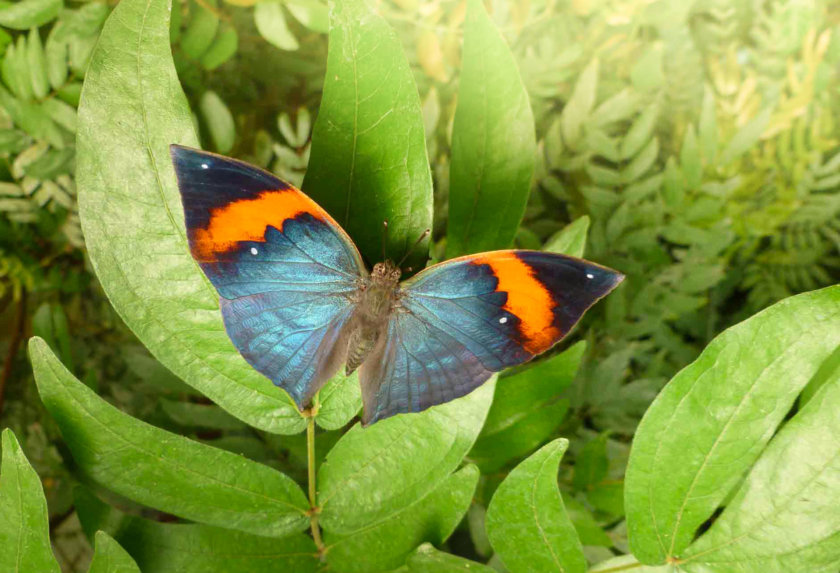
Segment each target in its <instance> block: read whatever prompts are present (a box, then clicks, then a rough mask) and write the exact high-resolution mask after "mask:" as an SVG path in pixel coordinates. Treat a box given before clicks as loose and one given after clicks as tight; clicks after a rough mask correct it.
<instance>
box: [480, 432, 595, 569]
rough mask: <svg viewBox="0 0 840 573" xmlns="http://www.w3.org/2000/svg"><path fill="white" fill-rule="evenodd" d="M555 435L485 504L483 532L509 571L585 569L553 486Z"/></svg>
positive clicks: (561, 446)
mask: <svg viewBox="0 0 840 573" xmlns="http://www.w3.org/2000/svg"><path fill="white" fill-rule="evenodd" d="M568 445H569V442H568V440H565V439H563V438H558V439H557V440H554V441H553V442H549V443H548V444H547V445H545V446H543V447H542V448H540V450H539V451H537V452H536V453H535V454H534V455H532V456H531V457H529V458H528V459H527V460H525V461H524V462H522V463H521V464H519V465H518V466H516V468H515V469H514V470H513V471H512V472H510V474H508V476H507V477H506V478H505V481H503V482H502V484H501V485H500V486H499V489H497V490H496V493H495V494H494V495H493V499H492V500H491V501H490V506H489V507H488V508H487V521H486V527H487V535H488V536H489V537H490V543H492V544H493V549H495V550H496V553H497V554H498V555H499V557H501V559H502V561H503V562H504V564H505V567H507V569H508V570H510V571H511V573H520V572H523V573H525V572H529V571H540V572H546V573H548V572H549V571H558V572H560V573H576V572H581V573H582V572H584V571H586V559H585V558H584V556H583V549H582V548H581V545H580V539H579V538H578V536H577V532H576V531H575V528H574V525H572V522H571V521H570V520H569V516H568V515H567V514H566V510H565V508H564V507H563V499H562V498H561V497H560V491H559V489H558V488H557V471H558V469H559V466H560V458H562V457H563V453H564V452H565V451H566V448H567V447H568Z"/></svg>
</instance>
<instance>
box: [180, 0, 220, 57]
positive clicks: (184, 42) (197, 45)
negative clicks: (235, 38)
mask: <svg viewBox="0 0 840 573" xmlns="http://www.w3.org/2000/svg"><path fill="white" fill-rule="evenodd" d="M208 4H209V5H210V6H216V1H215V0H208ZM190 16H191V17H190V23H189V24H187V28H186V30H184V33H183V35H182V36H181V49H182V50H183V51H184V53H185V54H186V55H187V56H189V57H190V58H192V59H194V60H197V59H199V58H200V57H201V56H203V55H204V53H205V52H206V51H207V49H208V48H210V44H212V43H213V38H215V37H216V30H218V29H219V17H218V16H217V15H216V14H215V12H212V11H210V10H208V9H207V8H205V7H204V6H203V5H202V4H199V3H198V2H191V3H190ZM168 30H169V27H168V26H167V31H168ZM167 36H168V33H167Z"/></svg>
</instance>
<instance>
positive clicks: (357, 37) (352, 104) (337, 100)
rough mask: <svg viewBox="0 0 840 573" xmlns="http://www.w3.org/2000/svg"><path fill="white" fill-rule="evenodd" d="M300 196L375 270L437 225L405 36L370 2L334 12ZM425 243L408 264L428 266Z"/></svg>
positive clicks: (347, 0) (349, 3)
mask: <svg viewBox="0 0 840 573" xmlns="http://www.w3.org/2000/svg"><path fill="white" fill-rule="evenodd" d="M303 189H304V191H306V192H307V193H308V194H309V195H310V196H311V197H312V198H313V199H315V200H316V201H318V203H320V204H321V206H323V207H324V208H325V209H326V210H327V211H329V212H330V214H332V216H333V217H335V219H336V220H337V221H338V222H339V224H340V225H341V226H342V227H344V229H346V230H347V232H348V233H350V236H351V237H353V240H354V241H355V242H356V244H357V245H358V247H359V250H360V251H361V252H362V254H363V255H364V256H365V258H366V259H367V261H368V262H369V263H375V262H377V261H379V260H380V259H381V258H382V233H383V225H382V223H383V221H385V220H386V219H387V220H388V231H387V237H388V244H387V249H386V252H387V256H388V257H390V258H391V259H393V260H396V261H398V260H400V259H401V258H402V257H403V255H404V254H405V252H406V250H407V249H409V248H410V247H411V245H412V244H413V243H414V241H416V240H417V238H418V237H420V235H421V233H422V232H423V231H424V230H425V229H427V228H429V227H431V223H432V177H431V172H430V171H429V160H428V157H427V156H426V137H425V134H424V131H423V115H422V113H421V110H420V97H419V96H418V94H417V87H416V86H415V84H414V76H413V75H412V72H411V68H410V67H409V65H408V61H407V60H406V57H405V55H404V54H403V50H402V43H401V42H400V39H399V37H398V36H397V34H396V33H395V32H394V30H393V29H391V27H390V26H389V25H388V23H387V22H386V21H385V20H384V19H383V18H382V17H381V16H379V15H378V14H377V12H376V10H374V9H373V8H372V7H371V6H370V5H369V4H368V1H367V0H342V1H341V2H335V3H333V4H332V5H331V18H330V46H329V54H328V56H327V72H326V76H325V79H324V95H323V97H322V99H321V107H320V109H319V111H318V119H317V121H316V122H315V129H314V132H313V134H312V156H311V158H310V160H309V168H308V169H307V171H306V178H305V179H304V181H303ZM427 250H428V240H426V241H424V243H423V246H422V247H418V248H416V249H415V250H414V251H413V252H412V254H411V256H409V258H408V259H407V260H406V263H405V264H406V265H408V266H411V267H413V268H414V269H415V270H418V269H420V268H422V267H423V266H424V265H425V263H426V258H427V257H426V252H427Z"/></svg>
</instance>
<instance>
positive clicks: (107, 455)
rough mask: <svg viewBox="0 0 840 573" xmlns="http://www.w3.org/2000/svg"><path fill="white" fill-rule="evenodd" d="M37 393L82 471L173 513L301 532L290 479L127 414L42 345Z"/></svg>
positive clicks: (300, 506)
mask: <svg viewBox="0 0 840 573" xmlns="http://www.w3.org/2000/svg"><path fill="white" fill-rule="evenodd" d="M29 353H30V356H31V359H32V366H33V370H34V371H35V380H36V382H37V384H38V392H39V393H40V395H41V399H42V401H43V402H44V405H45V406H46V408H47V410H48V411H49V413H50V415H51V416H52V417H53V419H54V420H55V421H56V423H57V424H58V426H59V428H60V430H61V434H62V436H63V437H64V439H65V441H66V442H67V445H68V447H69V448H70V451H71V452H72V453H73V458H74V459H75V461H76V463H77V464H78V466H79V469H80V470H81V472H82V473H83V474H84V475H85V476H86V477H87V478H88V479H90V480H92V481H93V482H95V483H98V484H100V485H102V486H103V487H107V488H108V489H110V490H112V491H114V492H116V493H118V494H120V495H122V496H124V497H127V498H128V499H131V500H134V501H136V502H138V503H142V504H144V505H147V506H149V507H154V508H156V509H159V510H161V511H166V512H169V513H172V514H174V515H178V516H181V517H185V518H187V519H192V520H195V521H200V522H203V523H208V524H212V525H219V526H224V527H228V528H231V529H239V530H242V531H249V532H253V533H257V534H259V535H268V536H275V537H280V536H283V535H287V534H289V533H292V532H295V531H299V530H301V529H304V528H305V527H306V525H307V524H308V519H307V517H306V515H305V513H306V511H307V509H308V507H309V504H308V502H307V500H306V497H305V496H304V494H303V491H302V490H301V489H300V487H299V486H298V485H297V484H296V483H294V482H293V481H292V480H291V479H290V478H288V477H286V476H285V475H283V474H281V473H279V472H277V471H275V470H273V469H271V468H269V467H268V466H264V465H262V464H258V463H256V462H252V461H250V460H248V459H246V458H243V457H241V456H237V455H235V454H231V453H229V452H226V451H222V450H217V449H215V448H211V447H208V446H205V445H203V444H199V443H197V442H194V441H192V440H188V439H187V438H184V437H182V436H178V435H175V434H170V433H169V432H165V431H163V430H160V429H158V428H155V427H153V426H149V425H148V424H146V423H144V422H141V421H140V420H137V419H135V418H132V417H131V416H128V415H127V414H124V413H122V412H120V411H119V410H117V409H116V408H114V407H113V406H111V405H109V404H108V403H107V402H105V401H104V400H102V399H101V398H99V397H98V396H97V395H96V394H95V393H94V392H93V391H91V390H90V389H89V388H88V387H87V386H85V385H84V384H82V383H81V382H79V381H78V380H77V379H76V378H75V377H74V376H73V375H72V374H70V373H69V372H68V371H67V370H66V369H65V368H64V367H63V366H62V365H61V363H60V362H58V360H57V359H56V357H55V355H53V353H52V352H51V351H50V350H49V347H47V345H46V343H45V342H44V341H43V340H41V339H39V338H33V339H32V340H31V341H30V343H29Z"/></svg>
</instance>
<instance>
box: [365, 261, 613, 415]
mask: <svg viewBox="0 0 840 573" xmlns="http://www.w3.org/2000/svg"><path fill="white" fill-rule="evenodd" d="M622 279H623V275H621V274H620V273H617V272H615V271H613V270H611V269H607V268H605V267H602V266H599V265H596V264H594V263H590V262H588V261H584V260H582V259H576V258H572V257H567V256H564V255H557V254H553V253H543V252H539V251H512V250H511V251H494V252H490V253H481V254H478V255H472V256H467V257H461V258H458V259H453V260H451V261H447V262H445V263H441V264H439V265H434V266H432V267H429V268H428V269H426V270H424V271H423V272H421V273H419V274H418V275H416V276H415V277H413V278H412V279H410V280H409V281H406V282H405V283H403V285H402V288H401V298H400V303H399V304H400V306H399V308H398V309H397V311H396V312H395V314H394V316H393V317H392V318H391V321H390V323H389V326H388V331H387V336H384V337H383V339H382V340H381V341H380V343H379V345H378V347H377V349H376V350H375V351H374V353H373V355H372V356H371V357H370V358H369V359H368V360H367V361H366V362H365V364H364V365H363V366H362V369H361V383H362V390H363V396H364V400H365V422H366V423H372V422H375V421H376V420H380V419H382V418H386V417H388V416H392V415H394V414H398V413H401V412H418V411H421V410H424V409H426V408H428V407H430V406H434V405H435V404H440V403H442V402H446V401H449V400H452V399H454V398H458V397H460V396H463V395H465V394H467V393H469V392H470V391H472V390H473V389H475V388H476V387H478V386H479V385H480V384H481V383H483V382H484V381H485V380H487V379H488V378H489V377H490V376H491V375H492V374H493V373H494V372H499V371H501V370H504V369H505V368H508V367H510V366H515V365H517V364H521V363H523V362H526V361H528V360H530V359H531V358H533V357H534V356H536V355H538V354H541V353H542V352H545V351H546V350H548V349H549V348H551V347H552V346H553V345H554V344H556V343H557V342H558V341H559V340H560V339H562V338H563V337H564V336H565V335H566V334H568V332H569V331H570V330H571V328H572V327H573V326H574V325H575V323H577V321H578V320H580V318H581V316H583V313H584V312H586V310H587V309H588V308H589V307H591V306H592V305H593V304H594V303H595V302H596V301H597V300H598V299H600V298H601V297H603V296H605V295H606V294H607V293H609V292H610V291H611V290H612V289H614V288H615V287H616V286H617V285H618V284H619V283H620V282H621V280H622Z"/></svg>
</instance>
